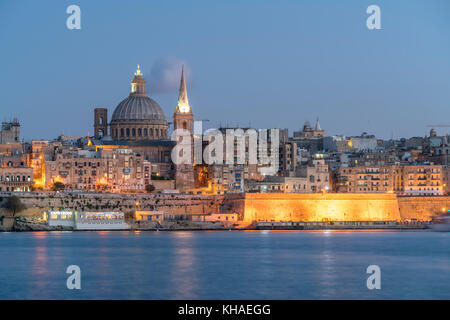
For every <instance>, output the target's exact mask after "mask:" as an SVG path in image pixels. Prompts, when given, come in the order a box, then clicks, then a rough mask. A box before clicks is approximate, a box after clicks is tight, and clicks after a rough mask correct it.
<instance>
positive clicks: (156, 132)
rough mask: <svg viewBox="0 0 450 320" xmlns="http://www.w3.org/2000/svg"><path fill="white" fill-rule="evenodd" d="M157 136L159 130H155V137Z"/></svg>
mask: <svg viewBox="0 0 450 320" xmlns="http://www.w3.org/2000/svg"><path fill="white" fill-rule="evenodd" d="M157 136H159V129H155V137H157Z"/></svg>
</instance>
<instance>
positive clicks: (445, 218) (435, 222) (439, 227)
mask: <svg viewBox="0 0 450 320" xmlns="http://www.w3.org/2000/svg"><path fill="white" fill-rule="evenodd" d="M430 226H431V228H432V229H433V230H436V231H446V232H450V210H449V211H447V212H446V213H444V214H441V215H438V216H434V217H432V219H431V225H430Z"/></svg>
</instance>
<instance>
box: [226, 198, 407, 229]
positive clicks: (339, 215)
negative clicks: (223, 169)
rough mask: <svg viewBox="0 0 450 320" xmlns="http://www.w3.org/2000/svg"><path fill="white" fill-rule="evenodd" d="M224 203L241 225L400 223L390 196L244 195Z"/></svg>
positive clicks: (399, 216) (395, 202) (396, 208)
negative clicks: (348, 222)
mask: <svg viewBox="0 0 450 320" xmlns="http://www.w3.org/2000/svg"><path fill="white" fill-rule="evenodd" d="M225 201H228V202H230V203H231V204H232V205H229V207H230V208H232V210H236V211H237V213H239V217H240V218H241V220H242V221H245V222H252V221H379V220H401V215H400V212H399V206H398V202H397V197H396V196H395V195H394V194H351V193H324V194H321V193H310V194H301V193H297V194H286V193H247V194H245V196H242V197H229V198H228V199H226V200H225Z"/></svg>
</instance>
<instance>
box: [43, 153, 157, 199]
mask: <svg viewBox="0 0 450 320" xmlns="http://www.w3.org/2000/svg"><path fill="white" fill-rule="evenodd" d="M45 168H46V169H45V186H46V188H51V187H52V185H53V184H54V183H55V182H62V183H64V185H65V188H66V189H69V190H83V191H92V192H93V191H105V192H126V191H128V192H135V191H141V192H143V191H144V190H145V185H146V184H149V183H150V176H151V165H150V162H148V161H145V160H144V159H143V157H142V156H141V155H139V154H136V153H134V152H132V150H131V149H115V150H103V149H99V150H98V151H93V150H76V151H58V152H56V153H55V155H54V158H53V159H51V160H46V161H45Z"/></svg>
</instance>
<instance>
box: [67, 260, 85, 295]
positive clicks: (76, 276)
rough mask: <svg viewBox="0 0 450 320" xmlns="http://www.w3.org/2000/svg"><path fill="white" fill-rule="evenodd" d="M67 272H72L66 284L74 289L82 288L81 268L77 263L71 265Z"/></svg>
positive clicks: (68, 287) (70, 288)
mask: <svg viewBox="0 0 450 320" xmlns="http://www.w3.org/2000/svg"><path fill="white" fill-rule="evenodd" d="M66 273H68V274H70V276H69V277H68V278H67V281H66V286H67V289H69V290H73V289H77V290H80V289H81V269H80V267H79V266H77V265H70V266H68V267H67V269H66Z"/></svg>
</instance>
